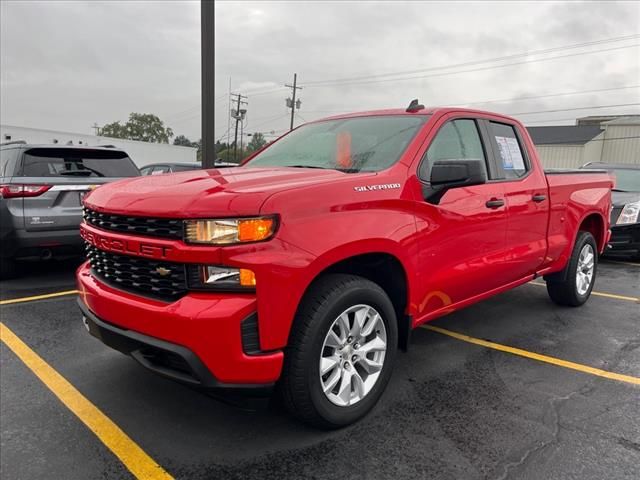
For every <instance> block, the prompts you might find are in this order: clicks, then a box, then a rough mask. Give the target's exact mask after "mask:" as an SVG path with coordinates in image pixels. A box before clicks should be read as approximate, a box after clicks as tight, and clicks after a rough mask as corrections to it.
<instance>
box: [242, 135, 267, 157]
mask: <svg viewBox="0 0 640 480" xmlns="http://www.w3.org/2000/svg"><path fill="white" fill-rule="evenodd" d="M266 144H267V141H266V140H265V139H264V135H263V134H261V133H259V132H256V133H254V134H253V136H252V137H251V141H250V142H249V145H247V153H253V152H256V151H258V150H260V149H261V148H262V147H264V146H265V145H266Z"/></svg>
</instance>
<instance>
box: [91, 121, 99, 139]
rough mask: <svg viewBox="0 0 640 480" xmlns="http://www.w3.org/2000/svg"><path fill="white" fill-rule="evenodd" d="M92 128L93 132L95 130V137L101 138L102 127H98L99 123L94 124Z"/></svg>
mask: <svg viewBox="0 0 640 480" xmlns="http://www.w3.org/2000/svg"><path fill="white" fill-rule="evenodd" d="M91 128H93V130H94V132H93V133H95V135H96V136H97V137H99V136H100V125H98V123H97V122H93V125H92V126H91Z"/></svg>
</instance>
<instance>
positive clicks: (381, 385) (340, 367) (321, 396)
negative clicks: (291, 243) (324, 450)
mask: <svg viewBox="0 0 640 480" xmlns="http://www.w3.org/2000/svg"><path fill="white" fill-rule="evenodd" d="M364 307H368V309H367V308H364ZM363 312H364V313H363ZM375 313H377V314H378V316H376V315H375ZM343 314H344V315H343ZM356 315H359V317H358V318H364V320H363V321H362V324H363V328H362V330H361V331H360V329H359V328H358V329H357V330H354V329H356V327H355V318H356ZM345 316H346V318H347V319H348V325H349V328H350V329H351V332H356V331H359V332H360V333H354V334H353V336H351V335H349V336H348V337H347V338H346V340H344V343H343V342H342V341H343V339H344V335H343V333H344V332H345V331H347V329H346V327H344V328H343V326H344V325H345V324H344V323H340V318H345ZM339 317H340V318H339ZM368 322H371V324H369V323H368ZM374 324H375V325H374ZM372 325H373V326H372ZM369 328H371V329H372V330H371V331H370V333H367V331H366V330H367V329H369ZM330 330H332V332H333V333H331V332H330ZM336 332H338V333H336ZM382 337H386V351H384V353H378V352H380V350H378V349H376V352H369V353H367V354H365V357H369V358H363V357H361V355H363V353H362V352H363V351H364V350H368V349H369V348H370V347H371V345H373V344H372V343H371V341H372V339H373V340H375V341H376V342H380V341H382V343H384V341H383V340H381V339H382ZM337 339H339V341H338V340H337ZM334 342H337V343H340V344H341V345H343V348H339V347H333V346H332V345H334V344H335V343H334ZM359 342H361V344H360V343H359ZM377 345H380V343H377ZM397 345H398V325H397V320H396V315H395V310H394V308H393V304H392V303H391V300H390V299H389V297H388V296H387V294H386V293H385V291H384V290H383V289H382V288H381V287H380V286H379V285H377V284H376V283H373V282H371V281H369V280H367V279H365V278H362V277H358V276H355V275H345V274H329V275H325V276H323V277H321V278H320V279H318V280H317V281H316V282H315V283H314V284H313V285H312V286H311V287H310V289H309V292H308V293H307V294H306V295H305V298H304V299H303V301H302V303H301V305H300V307H299V309H298V312H297V314H296V317H295V320H294V324H293V327H292V331H291V335H290V340H289V346H288V347H287V349H286V350H285V358H284V366H283V374H282V378H281V381H280V384H279V388H280V392H281V395H282V399H283V402H284V405H285V407H286V408H287V409H288V410H289V412H291V413H292V414H293V415H294V416H295V417H297V418H298V419H299V420H302V421H303V422H305V423H308V424H310V425H313V426H315V427H318V428H323V429H335V428H340V427H343V426H346V425H349V424H351V423H354V422H355V421H357V420H359V419H360V418H362V417H363V416H364V415H366V414H367V413H368V412H369V411H370V410H371V409H372V408H373V406H374V405H375V404H376V403H377V401H378V399H379V398H380V396H381V395H382V393H383V391H384V389H385V387H386V385H387V383H388V382H389V378H390V377H391V373H392V370H393V363H394V361H395V356H396V352H397ZM360 348H363V349H364V350H359V349H360ZM345 352H346V353H345ZM325 356H326V357H325ZM381 356H382V357H383V358H382V357H381ZM321 357H325V358H324V359H321ZM370 357H373V360H372V359H371V358H370ZM336 358H337V359H338V360H337V361H335V359H336ZM356 358H359V360H356ZM380 358H382V360H380ZM344 359H346V360H344ZM325 361H326V362H327V363H328V364H332V362H333V365H334V367H333V368H331V369H330V370H327V372H328V373H326V374H325V375H322V374H321V371H320V368H321V365H322V366H323V368H326V367H325V363H323V362H325ZM365 365H366V367H367V369H366V370H364V369H363V366H365ZM380 366H381V368H380ZM374 369H377V371H376V372H375V373H371V374H370V373H368V372H369V370H371V371H374ZM336 372H337V373H336ZM378 372H379V373H378ZM356 373H357V375H356ZM376 374H377V375H376ZM370 375H371V376H370ZM335 376H339V377H340V378H339V380H338V383H337V384H335V386H334V387H332V388H331V389H328V387H329V386H330V385H331V384H332V383H333V381H334V378H335ZM345 378H349V383H347V382H343V379H345ZM323 383H324V387H326V388H327V389H328V393H325V388H323ZM367 384H368V387H367ZM343 386H344V387H345V388H342V387H343ZM367 388H368V391H367ZM352 389H353V392H352V393H349V392H350V391H351V390H352ZM347 390H349V392H347ZM365 392H366V393H365ZM345 399H346V400H345ZM345 401H346V402H347V403H345V404H343V405H339V404H338V403H340V402H345Z"/></svg>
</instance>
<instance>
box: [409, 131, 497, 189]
mask: <svg viewBox="0 0 640 480" xmlns="http://www.w3.org/2000/svg"><path fill="white" fill-rule="evenodd" d="M462 159H467V160H482V161H483V165H484V166H485V167H484V168H485V174H486V168H487V167H486V156H485V154H484V149H483V148H482V141H481V140H480V132H479V131H478V126H477V125H476V122H475V120H470V119H461V120H452V121H450V122H447V123H446V124H444V126H443V127H442V128H440V130H439V131H438V133H437V134H436V136H435V138H434V139H433V140H432V142H431V145H429V149H428V150H427V153H426V155H425V158H423V160H422V163H421V164H420V171H419V176H420V178H421V179H422V180H424V181H427V182H428V181H429V179H430V178H431V167H432V166H433V164H434V162H437V161H447V160H462Z"/></svg>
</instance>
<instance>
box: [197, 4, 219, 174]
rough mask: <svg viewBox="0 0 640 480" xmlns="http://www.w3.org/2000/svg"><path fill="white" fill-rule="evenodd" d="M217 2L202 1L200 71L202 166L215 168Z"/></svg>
mask: <svg viewBox="0 0 640 480" xmlns="http://www.w3.org/2000/svg"><path fill="white" fill-rule="evenodd" d="M214 16H215V2H213V1H209V0H201V2H200V71H201V84H202V85H201V89H202V91H201V94H202V147H201V148H202V166H203V167H204V168H213V167H214V164H215V160H216V139H215V130H214V115H215V113H214V110H215V92H214V80H215V79H214V73H215V72H214V64H215V61H214V60H215V59H214V56H215V48H214V46H213V45H214V25H215V18H214Z"/></svg>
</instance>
